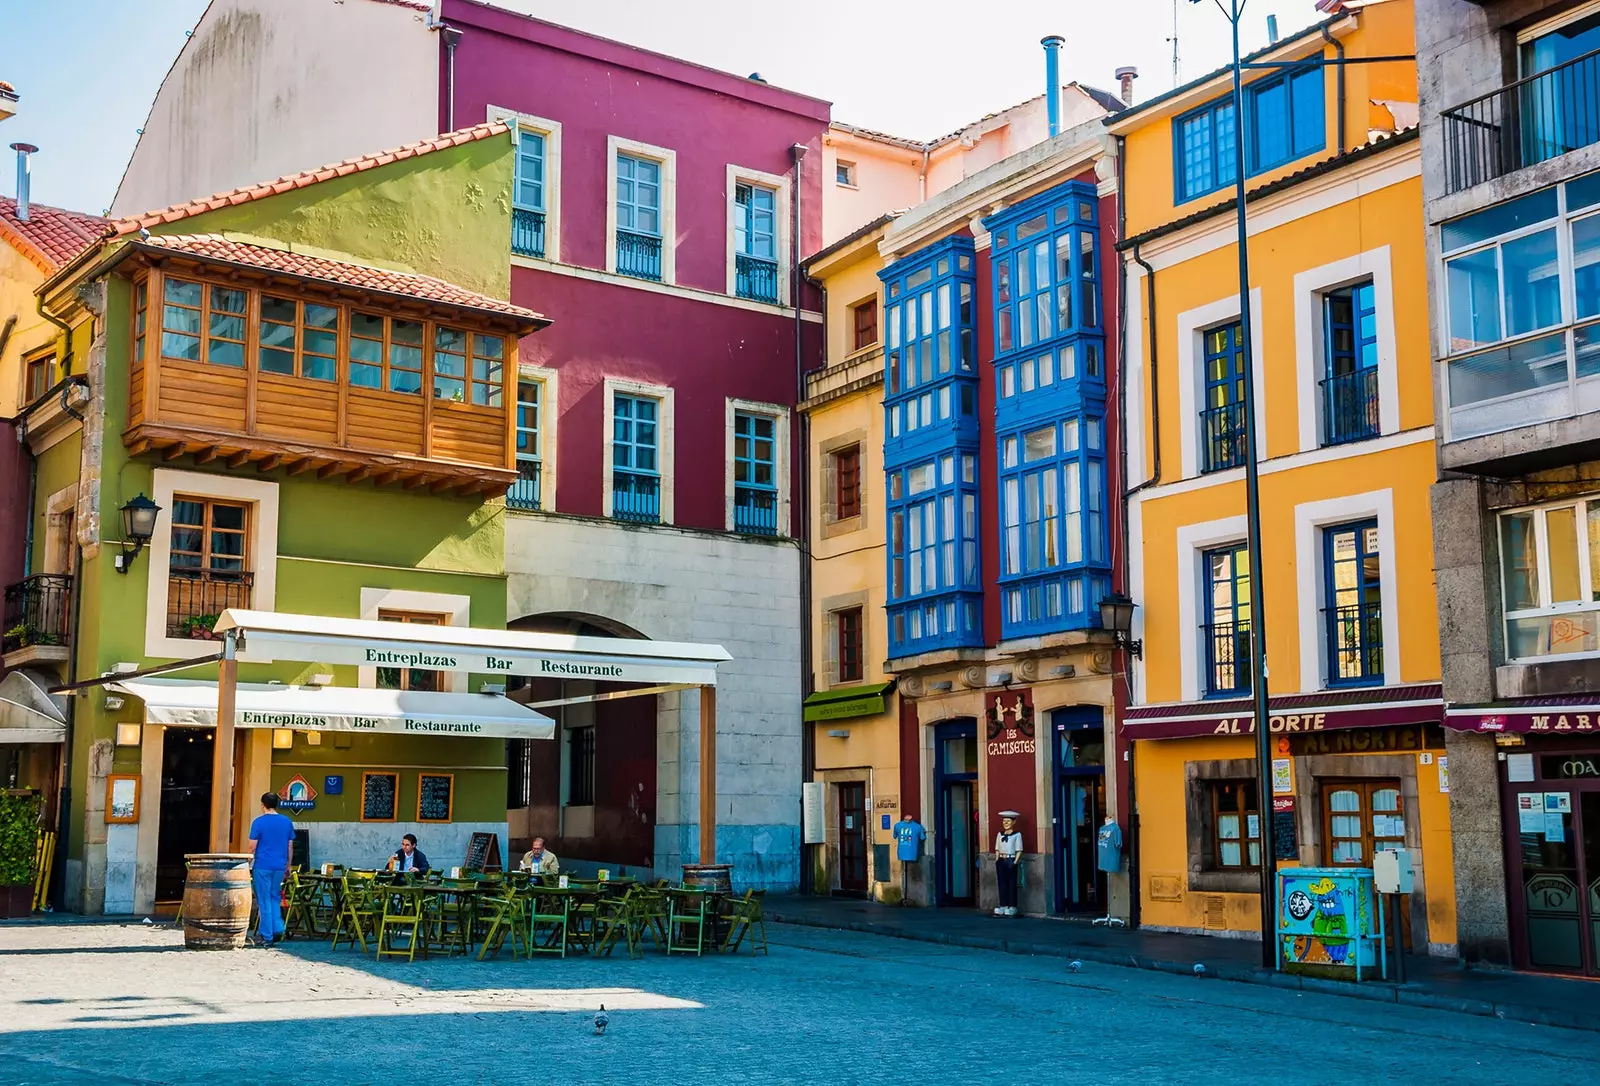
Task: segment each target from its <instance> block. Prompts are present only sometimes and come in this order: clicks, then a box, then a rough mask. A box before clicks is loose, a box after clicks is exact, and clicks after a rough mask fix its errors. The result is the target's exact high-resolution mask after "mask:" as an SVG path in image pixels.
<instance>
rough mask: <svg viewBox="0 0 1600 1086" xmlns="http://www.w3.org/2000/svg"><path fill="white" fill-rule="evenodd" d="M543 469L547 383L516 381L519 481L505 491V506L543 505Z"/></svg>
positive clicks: (533, 508) (523, 507)
mask: <svg viewBox="0 0 1600 1086" xmlns="http://www.w3.org/2000/svg"><path fill="white" fill-rule="evenodd" d="M543 469H544V384H543V382H541V381H518V382H517V481H516V482H514V483H512V484H511V489H510V490H508V491H506V508H508V509H528V510H535V509H538V508H540V503H541V497H540V489H541V486H542V479H541V476H542V475H543Z"/></svg>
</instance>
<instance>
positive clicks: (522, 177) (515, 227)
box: [511, 128, 545, 256]
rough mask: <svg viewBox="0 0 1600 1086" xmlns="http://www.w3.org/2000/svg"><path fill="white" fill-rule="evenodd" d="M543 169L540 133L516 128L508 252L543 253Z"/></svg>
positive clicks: (543, 139)
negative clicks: (509, 249)
mask: <svg viewBox="0 0 1600 1086" xmlns="http://www.w3.org/2000/svg"><path fill="white" fill-rule="evenodd" d="M544 169H545V137H544V135H543V134H542V133H539V132H531V131H529V130H528V129H526V128H519V129H517V154H516V158H515V161H514V165H513V170H514V172H515V177H514V178H513V181H512V189H511V191H512V199H511V251H512V252H514V253H517V254H518V255H520V256H544V226H545V222H544V215H545V206H544V187H545V176H544Z"/></svg>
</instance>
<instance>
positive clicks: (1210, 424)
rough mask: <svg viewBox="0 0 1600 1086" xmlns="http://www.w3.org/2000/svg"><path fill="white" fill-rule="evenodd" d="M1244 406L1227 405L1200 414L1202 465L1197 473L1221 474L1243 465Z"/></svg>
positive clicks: (1210, 408) (1244, 448) (1208, 409)
mask: <svg viewBox="0 0 1600 1086" xmlns="http://www.w3.org/2000/svg"><path fill="white" fill-rule="evenodd" d="M1244 425H1245V413H1244V404H1242V403H1229V404H1223V405H1222V406H1221V407H1208V408H1207V409H1206V410H1204V411H1202V412H1200V441H1201V451H1202V453H1203V454H1204V456H1203V459H1204V461H1205V462H1204V463H1203V464H1201V465H1200V470H1201V471H1203V472H1205V471H1222V470H1223V469H1224V468H1236V467H1239V466H1240V465H1241V464H1243V463H1244V459H1245V450H1246V448H1247V446H1246V443H1245V431H1244Z"/></svg>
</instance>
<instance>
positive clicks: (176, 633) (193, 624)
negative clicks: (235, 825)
mask: <svg viewBox="0 0 1600 1086" xmlns="http://www.w3.org/2000/svg"><path fill="white" fill-rule="evenodd" d="M255 581H256V578H255V574H253V573H247V572H245V571H244V570H236V569H185V568H182V567H174V568H173V569H172V570H171V571H170V572H169V573H168V575H167V636H168V637H187V638H192V639H194V640H197V641H209V640H212V638H213V636H214V635H213V634H212V632H211V628H212V627H213V626H215V625H216V624H217V617H218V616H219V615H221V614H222V612H224V611H226V610H227V609H228V608H230V607H249V606H250V593H251V589H253V588H254V587H255Z"/></svg>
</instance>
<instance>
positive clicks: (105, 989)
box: [0, 924, 1600, 1086]
mask: <svg viewBox="0 0 1600 1086" xmlns="http://www.w3.org/2000/svg"><path fill="white" fill-rule="evenodd" d="M771 935H772V953H771V956H770V957H766V958H763V957H759V956H751V955H749V954H742V955H740V956H738V957H737V958H734V957H718V956H712V957H707V958H704V959H698V960H697V959H692V958H676V957H675V958H673V959H672V960H670V961H669V960H666V959H664V958H662V957H661V956H660V955H657V954H653V953H652V954H650V955H649V956H647V957H645V958H643V959H641V960H638V961H629V960H628V959H627V958H626V957H618V958H611V959H599V960H588V959H586V958H583V957H581V956H580V957H576V958H569V959H567V960H564V961H563V960H555V959H545V960H539V961H533V962H528V961H521V960H518V961H511V960H509V959H501V960H497V961H488V962H477V961H465V960H462V959H459V958H457V959H440V958H435V959H433V960H431V961H427V962H423V961H418V962H415V963H406V962H402V961H386V962H384V963H383V964H382V965H378V964H375V963H374V962H373V961H372V960H371V959H370V958H362V957H361V956H359V955H358V954H356V953H354V952H347V951H345V950H342V949H341V950H339V951H336V952H335V951H330V950H328V948H327V946H326V945H325V944H312V943H301V944H291V945H290V947H289V948H288V949H284V950H246V951H233V952H223V953H209V954H207V953H199V952H189V951H185V950H183V949H182V936H181V934H180V933H178V932H175V931H172V930H170V929H166V928H151V927H145V926H133V925H117V924H58V925H24V926H11V925H6V926H0V1081H3V1082H6V1083H18V1084H23V1083H56V1082H89V1081H93V1082H103V1083H168V1082H180V1083H204V1082H208V1081H209V1082H214V1083H219V1084H220V1083H230V1084H231V1083H257V1082H260V1083H305V1082H311V1083H318V1084H330V1083H347V1082H376V1083H388V1082H412V1081H449V1082H451V1083H464V1082H540V1083H566V1082H575V1083H577V1082H581V1083H591V1082H593V1083H600V1082H607V1083H618V1082H622V1083H627V1084H629V1086H635V1084H645V1083H655V1082H666V1083H678V1084H682V1083H686V1082H690V1081H696V1082H702V1083H714V1084H716V1086H722V1084H724V1083H747V1082H827V1083H829V1084H830V1086H840V1084H844V1083H855V1082H894V1083H901V1082H906V1083H910V1082H917V1083H924V1082H960V1083H966V1082H1029V1081H1031V1082H1072V1081H1086V1082H1097V1083H1098V1082H1112V1083H1115V1082H1143V1083H1147V1084H1152V1086H1153V1084H1155V1083H1165V1082H1182V1083H1184V1084H1185V1086H1188V1084H1204V1083H1213V1082H1216V1083H1221V1082H1230V1083H1231V1082H1250V1083H1252V1084H1254V1083H1267V1082H1285V1083H1289V1082H1292V1083H1295V1084H1296V1086H1306V1084H1308V1083H1310V1084H1316V1083H1322V1082H1329V1081H1340V1082H1363V1081H1365V1082H1397V1081H1402V1080H1404V1079H1407V1078H1416V1077H1425V1078H1426V1079H1427V1080H1430V1081H1433V1082H1461V1083H1508V1082H1519V1083H1520V1082H1527V1083H1538V1084H1539V1086H1556V1084H1562V1083H1574V1084H1577V1083H1593V1082H1594V1067H1595V1066H1596V1064H1597V1062H1600V1037H1597V1036H1596V1035H1595V1034H1593V1033H1583V1032H1576V1031H1568V1030H1562V1029H1556V1028H1552V1027H1548V1026H1534V1025H1525V1024H1521V1023H1516V1022H1505V1021H1498V1020H1494V1019H1484V1018H1473V1017H1467V1016H1464V1015H1456V1014H1451V1013H1448V1012H1444V1011H1433V1010H1423V1009H1415V1008H1409V1007H1396V1006H1392V1005H1384V1004H1376V1003H1367V1002H1364V1001H1359V1000H1350V999H1343V998H1339V997H1337V996H1325V995H1321V994H1318V993H1312V992H1291V991H1282V990H1277V989H1269V988H1261V987H1254V986H1249V985H1242V984H1233V983H1229V982H1226V981H1217V980H1207V979H1204V978H1194V977H1181V976H1169V975H1164V974H1155V973H1149V972H1141V971H1137V970H1131V969H1123V968H1118V967H1113V966H1106V965H1098V964H1094V963H1085V964H1084V965H1083V967H1082V969H1081V970H1080V971H1079V972H1076V973H1074V972H1072V971H1071V970H1070V966H1069V965H1068V964H1067V963H1065V962H1063V961H1062V960H1060V959H1056V958H1030V957H1020V956H1016V955H1009V954H1000V953H994V952H990V951H981V950H964V949H958V948H949V947H939V946H931V945H927V944H919V943H910V942H906V941H904V940H899V939H890V938H884V937H881V936H876V935H866V934H860V933H854V932H831V931H821V930H816V929H802V928H786V927H776V928H773V929H771ZM1596 998H1600V988H1597V990H1596ZM601 1003H604V1004H605V1006H606V1008H607V1010H608V1012H609V1013H610V1018H611V1026H610V1029H609V1030H608V1031H607V1033H606V1034H605V1036H603V1037H597V1036H595V1035H594V1028H593V1024H592V1021H593V1013H594V1010H595V1009H596V1008H597V1007H598V1006H599V1005H600V1004H601Z"/></svg>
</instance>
